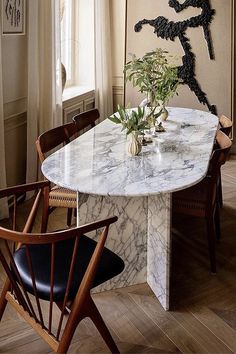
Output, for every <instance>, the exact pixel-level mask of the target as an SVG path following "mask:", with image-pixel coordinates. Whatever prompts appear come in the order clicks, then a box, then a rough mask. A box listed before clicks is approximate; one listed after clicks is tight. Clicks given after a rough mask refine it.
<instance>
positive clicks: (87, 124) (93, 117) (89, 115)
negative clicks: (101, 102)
mask: <svg viewBox="0 0 236 354" xmlns="http://www.w3.org/2000/svg"><path fill="white" fill-rule="evenodd" d="M99 118H100V113H99V111H98V109H96V108H94V109H91V110H89V111H85V112H82V113H79V114H77V115H76V116H74V117H73V118H72V120H73V121H74V122H75V124H76V126H77V130H78V131H83V130H84V129H91V128H94V127H95V123H96V121H97V120H98V119H99Z"/></svg>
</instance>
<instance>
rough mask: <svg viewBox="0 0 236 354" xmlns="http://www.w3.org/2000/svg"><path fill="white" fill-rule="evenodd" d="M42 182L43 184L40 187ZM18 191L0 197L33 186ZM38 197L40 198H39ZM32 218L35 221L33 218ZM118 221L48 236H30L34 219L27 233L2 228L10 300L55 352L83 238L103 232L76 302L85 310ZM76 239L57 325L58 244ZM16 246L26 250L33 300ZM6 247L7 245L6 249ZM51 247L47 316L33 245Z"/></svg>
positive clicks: (1, 256) (0, 193)
mask: <svg viewBox="0 0 236 354" xmlns="http://www.w3.org/2000/svg"><path fill="white" fill-rule="evenodd" d="M40 183H41V184H40ZM40 183H39V184H38V186H37V187H39V188H41V189H40V190H42V189H43V188H44V187H46V188H48V186H49V184H48V182H47V181H46V182H40ZM14 188H15V189H5V190H0V197H9V196H10V195H11V194H12V193H13V194H14V195H18V193H19V192H21V193H22V192H23V191H24V192H26V191H29V190H30V189H32V188H30V187H27V186H26V187H25V188H24V186H21V187H19V189H18V188H17V187H14ZM37 196H38V195H37ZM38 205H39V203H38V202H37V206H36V205H35V204H34V207H33V214H34V218H35V212H36V209H37V208H38ZM31 219H32V218H31ZM115 221H117V217H111V218H108V219H105V220H101V221H97V222H93V223H90V224H87V225H84V226H80V227H77V228H74V229H67V230H63V231H59V232H51V233H47V234H41V233H35V234H29V233H28V232H30V231H31V229H32V220H31V222H30V227H25V228H24V230H23V232H17V231H14V230H8V229H5V228H3V227H0V241H1V248H0V262H1V263H2V266H3V268H4V270H5V272H6V274H7V276H8V279H9V280H10V283H11V289H12V290H11V291H8V292H7V295H6V299H7V300H8V301H9V302H10V303H11V304H12V306H13V307H14V308H15V309H16V311H17V312H18V313H19V314H20V315H22V316H23V317H24V318H25V319H26V320H27V322H28V323H29V324H31V326H32V327H33V328H34V329H35V330H36V331H37V332H38V333H39V334H40V335H41V336H42V337H43V338H44V340H45V341H46V342H47V343H48V344H49V345H50V346H51V347H52V349H53V350H54V351H57V350H58V347H59V343H60V339H61V337H62V335H63V330H62V328H63V326H62V324H63V321H64V320H65V315H66V305H67V300H68V294H69V291H70V287H71V285H72V278H73V277H72V276H73V272H74V270H75V263H76V262H75V259H76V255H77V250H78V247H79V240H80V237H81V235H83V234H86V233H88V232H91V231H94V230H98V229H101V228H102V229H103V231H102V233H101V235H100V238H99V240H98V242H97V245H96V247H95V250H94V251H93V254H92V256H91V259H90V261H89V264H88V266H87V269H86V271H85V274H84V276H83V279H82V282H81V284H80V287H79V289H78V292H77V295H76V297H75V300H74V304H73V306H78V307H79V306H80V308H81V309H82V307H83V303H84V302H83V301H85V299H86V298H87V296H88V294H89V292H90V290H91V288H92V284H93V280H94V277H95V274H96V269H97V266H98V262H99V260H100V257H101V255H102V252H103V249H104V245H105V241H106V238H107V235H108V229H109V226H110V224H112V223H114V222H115ZM69 239H74V246H73V252H72V256H71V259H70V263H69V264H70V265H69V274H68V280H67V285H66V291H65V294H64V298H63V301H62V305H61V315H60V316H59V320H58V321H57V324H55V322H56V321H53V305H54V279H55V274H56V272H57V269H56V266H55V250H56V244H57V243H58V242H61V241H65V240H69ZM12 243H13V244H16V243H17V244H18V247H17V248H19V247H24V249H25V252H26V256H27V262H28V269H29V274H30V275H31V281H32V288H33V297H34V300H33V299H32V296H29V294H28V292H27V289H26V287H25V284H24V281H23V279H22V277H21V275H20V272H19V271H18V268H17V265H16V262H15V259H14V257H13V254H14V251H15V247H12ZM2 244H3V246H2ZM46 244H47V245H49V246H50V249H51V259H50V264H51V269H50V274H49V275H50V301H49V311H48V313H46V314H44V313H43V310H42V306H41V303H40V297H39V295H38V292H37V285H36V276H35V274H36V273H35V269H34V266H33V261H32V257H31V245H46Z"/></svg>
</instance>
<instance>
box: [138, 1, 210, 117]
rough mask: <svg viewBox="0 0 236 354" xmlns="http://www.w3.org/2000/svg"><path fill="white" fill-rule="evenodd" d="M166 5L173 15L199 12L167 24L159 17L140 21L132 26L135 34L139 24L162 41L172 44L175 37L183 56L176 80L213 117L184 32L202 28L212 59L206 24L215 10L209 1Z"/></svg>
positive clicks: (208, 25) (139, 28) (163, 18)
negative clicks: (188, 89) (145, 26)
mask: <svg viewBox="0 0 236 354" xmlns="http://www.w3.org/2000/svg"><path fill="white" fill-rule="evenodd" d="M169 6H170V7H172V8H174V10H175V11H176V12H177V13H178V12H181V11H183V10H184V9H186V8H187V7H190V6H191V7H195V8H201V9H202V11H201V14H199V15H197V16H194V17H191V18H189V19H187V20H184V21H179V22H173V21H169V20H168V19H167V18H165V17H163V16H158V17H157V18H155V19H153V20H147V19H143V20H142V21H139V22H138V23H137V24H136V25H135V27H134V29H135V32H140V31H141V30H142V27H143V25H146V24H149V25H150V26H152V27H154V33H155V34H156V35H157V37H160V38H163V39H166V40H168V39H170V40H172V41H174V40H175V39H176V38H178V39H179V41H180V43H181V45H182V47H183V50H184V53H185V54H184V56H183V57H182V63H183V65H181V66H179V67H178V76H179V78H180V79H182V81H183V83H184V84H186V85H188V86H189V88H190V90H191V91H193V92H194V93H195V95H196V96H197V98H198V100H199V102H200V103H202V104H204V105H207V107H208V109H209V111H210V112H211V113H213V114H216V107H215V106H214V105H211V104H210V103H209V101H208V99H207V95H206V93H205V92H203V91H202V90H201V87H200V85H199V83H198V81H197V79H196V74H195V65H196V57H195V54H194V53H193V52H192V47H191V44H190V41H189V39H188V37H187V36H186V31H187V29H188V28H190V27H191V28H194V27H199V26H201V27H202V28H203V32H204V37H205V39H206V42H207V46H208V52H209V57H210V59H211V60H212V59H214V52H213V46H212V40H211V35H210V24H211V22H212V20H213V17H214V14H215V10H214V9H212V8H211V5H210V0H185V1H184V2H183V3H182V4H181V3H179V1H178V0H169Z"/></svg>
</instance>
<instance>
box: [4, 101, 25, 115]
mask: <svg viewBox="0 0 236 354" xmlns="http://www.w3.org/2000/svg"><path fill="white" fill-rule="evenodd" d="M3 108H4V116H5V117H10V116H13V115H18V113H19V112H25V111H27V97H18V98H16V99H14V100H11V101H8V102H4V105H3Z"/></svg>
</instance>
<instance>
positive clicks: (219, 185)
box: [217, 171, 223, 208]
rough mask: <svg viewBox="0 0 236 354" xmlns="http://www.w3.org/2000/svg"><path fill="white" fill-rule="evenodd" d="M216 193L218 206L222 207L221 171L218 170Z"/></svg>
mask: <svg viewBox="0 0 236 354" xmlns="http://www.w3.org/2000/svg"><path fill="white" fill-rule="evenodd" d="M217 194H218V202H219V206H220V208H223V193H222V181H221V171H220V174H219V179H218V188H217Z"/></svg>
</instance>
